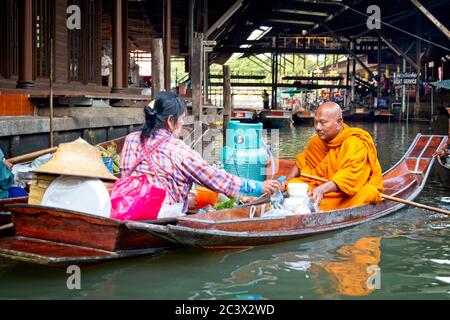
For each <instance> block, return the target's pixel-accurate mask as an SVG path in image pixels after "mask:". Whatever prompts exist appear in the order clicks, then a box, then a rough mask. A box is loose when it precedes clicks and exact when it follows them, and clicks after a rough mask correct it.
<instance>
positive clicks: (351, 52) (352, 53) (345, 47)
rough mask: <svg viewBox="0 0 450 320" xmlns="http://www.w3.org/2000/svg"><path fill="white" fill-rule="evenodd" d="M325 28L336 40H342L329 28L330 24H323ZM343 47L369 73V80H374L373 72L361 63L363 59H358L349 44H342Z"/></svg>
mask: <svg viewBox="0 0 450 320" xmlns="http://www.w3.org/2000/svg"><path fill="white" fill-rule="evenodd" d="M323 26H324V27H325V29H327V31H328V32H329V33H331V34H332V35H333V36H334V37H335V38H336V39H338V40H339V39H340V37H339V36H338V35H337V34H336V33H335V32H334V31H333V30H331V29H330V27H329V26H328V24H326V23H323ZM341 45H342V47H343V48H344V50H345V51H347V53H348V54H350V55H351V56H352V57H353V59H355V60H356V61H357V62H358V63H359V64H360V65H361V67H363V68H364V70H366V71H367V72H368V73H369V79H371V80H372V79H373V78H374V75H373V72H372V71H371V70H370V69H369V68H368V67H367V66H366V65H365V64H364V62H362V61H361V59H359V58H358V56H357V55H356V54H355V53H354V52H353V51H352V50H350V48H349V47H348V46H347V44H346V43H345V42H341Z"/></svg>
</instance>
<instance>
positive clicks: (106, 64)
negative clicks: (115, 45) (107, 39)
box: [102, 48, 112, 87]
mask: <svg viewBox="0 0 450 320" xmlns="http://www.w3.org/2000/svg"><path fill="white" fill-rule="evenodd" d="M111 67H112V60H111V58H110V57H109V56H108V55H107V53H106V48H102V86H104V87H108V86H109V76H110V74H111Z"/></svg>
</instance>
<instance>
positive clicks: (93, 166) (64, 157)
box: [32, 138, 117, 180]
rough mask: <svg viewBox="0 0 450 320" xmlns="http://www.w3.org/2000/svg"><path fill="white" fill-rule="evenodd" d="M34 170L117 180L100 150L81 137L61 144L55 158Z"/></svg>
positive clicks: (35, 171) (36, 171)
mask: <svg viewBox="0 0 450 320" xmlns="http://www.w3.org/2000/svg"><path fill="white" fill-rule="evenodd" d="M32 172H34V173H47V174H57V175H66V176H77V177H88V178H98V179H103V180H117V178H116V177H115V176H114V175H113V174H111V172H109V170H108V168H106V166H105V164H104V163H103V160H102V157H101V156H100V152H99V150H98V149H97V148H96V147H93V146H91V145H90V144H89V143H87V142H86V141H85V140H83V139H81V138H79V139H77V140H75V141H73V142H70V143H62V144H60V145H59V147H58V150H57V151H56V152H55V154H54V156H53V158H52V159H51V160H50V161H49V162H47V163H46V164H44V165H43V166H41V167H40V168H38V169H35V170H33V171H32Z"/></svg>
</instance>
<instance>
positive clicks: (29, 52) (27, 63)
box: [17, 0, 34, 89]
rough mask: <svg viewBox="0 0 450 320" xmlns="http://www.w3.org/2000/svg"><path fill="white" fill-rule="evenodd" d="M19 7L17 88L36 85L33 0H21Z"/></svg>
mask: <svg viewBox="0 0 450 320" xmlns="http://www.w3.org/2000/svg"><path fill="white" fill-rule="evenodd" d="M18 8H19V14H18V16H19V23H18V25H19V53H18V55H19V80H18V81H17V88H20V89H26V88H31V87H33V86H34V82H33V28H34V27H33V20H34V19H33V1H32V0H20V1H19V2H18Z"/></svg>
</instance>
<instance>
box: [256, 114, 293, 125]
mask: <svg viewBox="0 0 450 320" xmlns="http://www.w3.org/2000/svg"><path fill="white" fill-rule="evenodd" d="M256 119H257V120H258V121H259V122H262V123H263V125H264V127H265V128H282V127H286V126H290V125H291V124H292V112H291V111H289V110H262V111H260V112H259V113H258V114H257V116H256Z"/></svg>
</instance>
